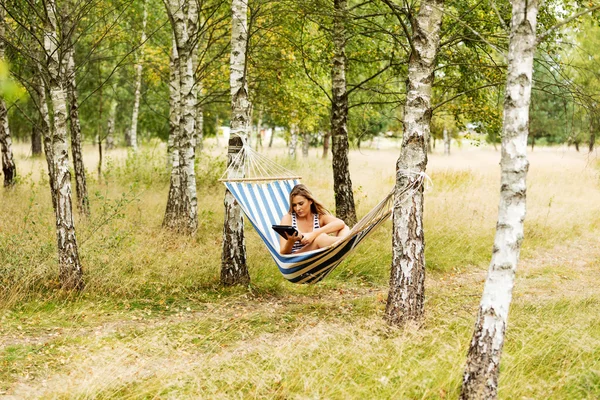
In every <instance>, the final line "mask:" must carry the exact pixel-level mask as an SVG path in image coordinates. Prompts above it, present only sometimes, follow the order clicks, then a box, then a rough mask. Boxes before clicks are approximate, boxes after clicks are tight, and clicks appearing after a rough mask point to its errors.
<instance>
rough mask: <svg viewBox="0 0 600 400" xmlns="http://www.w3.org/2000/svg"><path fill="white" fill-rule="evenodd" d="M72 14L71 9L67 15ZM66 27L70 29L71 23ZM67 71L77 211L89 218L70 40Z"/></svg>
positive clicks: (70, 42) (73, 53)
mask: <svg viewBox="0 0 600 400" xmlns="http://www.w3.org/2000/svg"><path fill="white" fill-rule="evenodd" d="M70 12H73V10H72V9H70V10H68V11H67V13H70ZM69 22H70V21H69ZM67 26H69V27H72V26H73V25H72V23H69V24H68V25H67ZM66 58H67V69H66V74H65V82H66V86H67V97H68V103H69V125H70V128H71V153H72V154H73V167H74V168H73V169H74V171H75V193H76V194H77V209H78V210H79V212H80V213H81V214H83V215H85V216H88V217H89V216H90V201H89V197H88V192H87V181H86V177H85V166H84V164H83V154H82V150H81V142H82V135H81V124H80V123H79V104H78V103H79V102H78V100H77V82H76V79H75V48H74V47H73V43H72V40H69V46H68V49H67V56H66Z"/></svg>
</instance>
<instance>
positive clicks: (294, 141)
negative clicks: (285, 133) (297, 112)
mask: <svg viewBox="0 0 600 400" xmlns="http://www.w3.org/2000/svg"><path fill="white" fill-rule="evenodd" d="M297 147H298V132H297V130H296V125H292V126H291V127H290V142H289V145H288V156H290V158H296V148H297Z"/></svg>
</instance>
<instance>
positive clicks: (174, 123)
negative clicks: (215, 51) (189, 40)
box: [167, 32, 180, 173]
mask: <svg viewBox="0 0 600 400" xmlns="http://www.w3.org/2000/svg"><path fill="white" fill-rule="evenodd" d="M172 42H173V47H172V49H171V59H170V63H169V65H170V75H169V139H168V141H167V168H170V169H171V173H177V172H178V169H177V168H178V167H177V166H178V165H179V151H178V149H176V147H175V140H176V139H177V138H178V137H179V97H180V94H179V56H178V55H177V40H175V33H174V32H173V38H172ZM175 159H177V164H174V163H175Z"/></svg>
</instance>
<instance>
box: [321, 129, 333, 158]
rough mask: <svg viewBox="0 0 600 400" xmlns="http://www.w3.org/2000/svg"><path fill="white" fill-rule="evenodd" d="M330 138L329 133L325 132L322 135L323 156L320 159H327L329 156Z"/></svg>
mask: <svg viewBox="0 0 600 400" xmlns="http://www.w3.org/2000/svg"><path fill="white" fill-rule="evenodd" d="M330 138H331V132H325V134H324V135H323V155H322V156H321V158H322V159H324V160H325V159H327V155H328V154H329V139H330Z"/></svg>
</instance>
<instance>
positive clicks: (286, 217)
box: [281, 213, 292, 225]
mask: <svg viewBox="0 0 600 400" xmlns="http://www.w3.org/2000/svg"><path fill="white" fill-rule="evenodd" d="M291 224H292V216H291V215H290V213H287V214H284V215H283V217H281V225H291Z"/></svg>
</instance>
